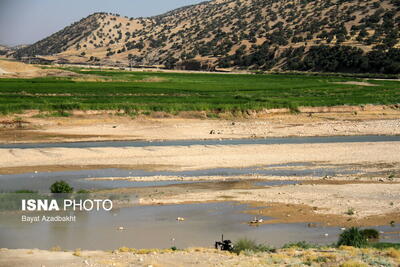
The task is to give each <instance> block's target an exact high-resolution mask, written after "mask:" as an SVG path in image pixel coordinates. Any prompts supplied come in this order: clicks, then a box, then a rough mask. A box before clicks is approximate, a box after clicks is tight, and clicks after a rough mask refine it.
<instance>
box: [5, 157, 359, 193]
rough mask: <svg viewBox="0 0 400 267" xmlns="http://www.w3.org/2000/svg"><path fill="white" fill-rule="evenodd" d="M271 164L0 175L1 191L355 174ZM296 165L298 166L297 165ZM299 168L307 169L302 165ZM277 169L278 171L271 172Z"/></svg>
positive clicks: (338, 169) (355, 171)
mask: <svg viewBox="0 0 400 267" xmlns="http://www.w3.org/2000/svg"><path fill="white" fill-rule="evenodd" d="M286 165H287V167H288V169H285V168H284V166H285V165H280V166H277V165H274V166H272V167H269V166H267V167H261V168H260V167H251V168H216V169H205V170H193V171H143V170H126V169H98V170H80V171H65V172H41V173H35V172H33V173H25V174H15V175H0V190H1V192H12V191H16V190H21V189H30V190H36V191H40V192H47V191H48V188H49V187H50V185H51V184H53V183H54V182H56V181H59V180H64V181H66V182H68V183H69V184H71V186H73V187H74V188H76V189H78V190H79V189H87V190H89V189H106V188H121V187H148V186H166V185H172V184H190V183H196V182H198V181H189V180H186V181H185V179H184V177H199V178H201V177H202V176H239V178H240V175H248V174H255V175H270V176H288V177H299V178H301V177H302V176H313V177H324V176H327V175H328V176H335V175H339V174H354V173H357V170H354V169H353V170H349V169H347V168H339V167H337V168H319V167H312V166H311V165H307V166H309V167H307V168H305V169H293V168H291V167H293V165H291V164H286ZM295 166H300V164H297V165H295ZM302 166H306V164H305V163H302ZM275 167H280V168H279V169H274V168H275ZM160 175H161V176H176V177H177V180H174V181H154V182H130V181H123V180H114V181H90V180H85V179H86V178H107V177H120V178H124V177H149V176H160Z"/></svg>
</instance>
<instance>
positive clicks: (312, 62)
mask: <svg viewBox="0 0 400 267" xmlns="http://www.w3.org/2000/svg"><path fill="white" fill-rule="evenodd" d="M399 28H400V1H399V0H356V1H353V0H333V1H323V0H314V1H312V0H283V1H282V0H213V1H209V2H203V3H201V4H198V5H193V6H187V7H183V8H180V9H177V10H173V11H171V12H168V13H165V14H162V15H159V16H156V17H150V18H128V17H121V16H119V15H118V14H108V13H96V14H93V15H90V16H89V17H87V18H84V19H82V20H81V21H79V22H76V23H74V24H72V25H71V26H68V27H66V28H64V29H63V30H61V31H59V32H57V33H55V34H53V35H51V36H50V37H48V38H46V39H44V40H41V41H39V42H37V43H35V44H33V45H31V46H28V47H25V48H22V49H19V50H18V51H17V52H16V53H15V57H17V58H23V57H26V56H38V55H40V56H46V57H45V58H46V59H50V60H57V61H60V62H74V63H77V62H79V63H91V64H93V63H103V64H121V65H127V64H129V63H131V64H132V65H136V66H138V65H142V66H143V65H146V66H149V65H152V66H154V65H164V66H165V67H167V68H184V69H213V68H215V67H219V68H246V69H262V70H269V69H291V70H315V71H352V72H382V73H398V72H400V52H399V51H400V50H399V48H400V42H399V40H400V38H399V30H398V29H399Z"/></svg>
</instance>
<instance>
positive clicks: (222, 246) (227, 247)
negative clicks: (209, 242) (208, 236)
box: [215, 235, 233, 251]
mask: <svg viewBox="0 0 400 267" xmlns="http://www.w3.org/2000/svg"><path fill="white" fill-rule="evenodd" d="M215 249H219V250H222V251H232V250H233V245H232V241H230V240H224V235H222V238H221V242H220V241H216V242H215Z"/></svg>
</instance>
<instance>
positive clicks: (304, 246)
mask: <svg viewBox="0 0 400 267" xmlns="http://www.w3.org/2000/svg"><path fill="white" fill-rule="evenodd" d="M315 247H317V246H316V245H314V244H310V243H307V242H306V241H300V242H296V243H288V244H285V245H284V246H283V247H282V248H301V249H310V248H315Z"/></svg>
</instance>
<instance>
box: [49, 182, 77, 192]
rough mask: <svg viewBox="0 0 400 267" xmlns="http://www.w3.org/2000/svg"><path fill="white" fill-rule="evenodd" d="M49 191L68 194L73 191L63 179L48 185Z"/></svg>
mask: <svg viewBox="0 0 400 267" xmlns="http://www.w3.org/2000/svg"><path fill="white" fill-rule="evenodd" d="M50 192H51V193H53V194H70V193H72V192H74V188H73V187H71V186H70V185H69V184H68V183H66V182H64V181H58V182H55V183H54V184H52V185H51V186H50Z"/></svg>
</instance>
